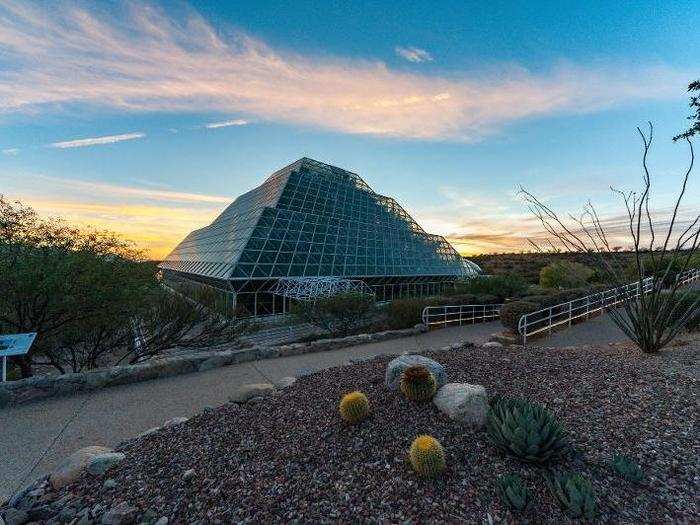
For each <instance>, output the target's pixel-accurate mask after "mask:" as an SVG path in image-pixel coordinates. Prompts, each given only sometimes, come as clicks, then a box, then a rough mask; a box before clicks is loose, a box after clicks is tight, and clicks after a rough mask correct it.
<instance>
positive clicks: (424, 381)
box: [400, 365, 437, 401]
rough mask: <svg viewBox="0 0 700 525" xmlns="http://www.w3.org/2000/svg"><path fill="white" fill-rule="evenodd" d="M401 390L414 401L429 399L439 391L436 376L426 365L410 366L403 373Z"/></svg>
mask: <svg viewBox="0 0 700 525" xmlns="http://www.w3.org/2000/svg"><path fill="white" fill-rule="evenodd" d="M400 387H401V392H403V394H404V395H405V396H406V397H407V398H408V399H411V400H413V401H429V400H430V399H432V398H433V396H434V395H435V392H436V391H437V382H436V381H435V376H434V375H433V374H432V373H431V372H430V370H428V369H427V368H425V367H424V366H420V365H417V366H409V367H408V368H407V369H406V370H404V371H403V374H401V383H400Z"/></svg>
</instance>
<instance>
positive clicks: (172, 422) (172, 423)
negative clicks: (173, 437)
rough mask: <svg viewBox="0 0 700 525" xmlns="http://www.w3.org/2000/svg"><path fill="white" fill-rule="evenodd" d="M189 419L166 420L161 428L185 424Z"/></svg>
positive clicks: (175, 418)
mask: <svg viewBox="0 0 700 525" xmlns="http://www.w3.org/2000/svg"><path fill="white" fill-rule="evenodd" d="M188 419H189V418H186V417H174V418H172V419H168V420H167V421H166V422H165V423H163V428H168V427H172V426H175V425H181V424H182V423H184V422H186V421H187V420H188Z"/></svg>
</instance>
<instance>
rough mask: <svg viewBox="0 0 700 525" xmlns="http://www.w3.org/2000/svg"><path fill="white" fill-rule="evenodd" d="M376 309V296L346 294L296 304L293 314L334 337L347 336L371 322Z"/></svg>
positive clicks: (356, 293)
mask: <svg viewBox="0 0 700 525" xmlns="http://www.w3.org/2000/svg"><path fill="white" fill-rule="evenodd" d="M373 307H374V296H372V295H369V294H363V293H358V292H346V293H341V294H338V295H334V296H331V297H321V298H319V299H316V301H302V302H300V303H298V304H295V305H294V306H293V308H292V312H293V313H294V314H295V315H296V316H297V317H298V318H299V319H300V320H302V321H304V322H307V323H311V324H313V325H316V326H319V327H321V328H324V329H326V330H328V331H329V332H330V333H331V334H333V335H341V336H345V335H348V334H350V333H351V332H352V331H353V330H356V329H358V328H360V327H362V326H363V325H365V324H366V323H367V322H368V321H369V317H370V315H371V313H372V310H373Z"/></svg>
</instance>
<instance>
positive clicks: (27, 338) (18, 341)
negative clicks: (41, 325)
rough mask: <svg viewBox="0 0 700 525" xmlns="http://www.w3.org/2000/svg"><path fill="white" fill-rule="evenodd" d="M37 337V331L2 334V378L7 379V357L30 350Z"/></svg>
mask: <svg viewBox="0 0 700 525" xmlns="http://www.w3.org/2000/svg"><path fill="white" fill-rule="evenodd" d="M34 339H36V332H31V333H28V334H11V335H0V357H2V380H3V382H5V381H6V380H7V358H8V357H9V356H12V355H24V354H26V353H27V352H29V349H30V348H31V347H32V343H34Z"/></svg>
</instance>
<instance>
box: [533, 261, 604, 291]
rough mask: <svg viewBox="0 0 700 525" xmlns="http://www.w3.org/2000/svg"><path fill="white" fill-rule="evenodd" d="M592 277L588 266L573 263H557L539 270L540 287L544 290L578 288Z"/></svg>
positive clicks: (591, 271)
mask: <svg viewBox="0 0 700 525" xmlns="http://www.w3.org/2000/svg"><path fill="white" fill-rule="evenodd" d="M592 276H593V270H592V269H590V268H589V267H588V266H586V265H584V264H581V263H577V262H573V261H557V262H554V263H551V264H548V265H547V266H545V267H544V268H542V269H541V270H540V286H543V287H544V288H579V287H581V286H585V285H586V283H587V282H588V280H589V279H590V278H591V277H592Z"/></svg>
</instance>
